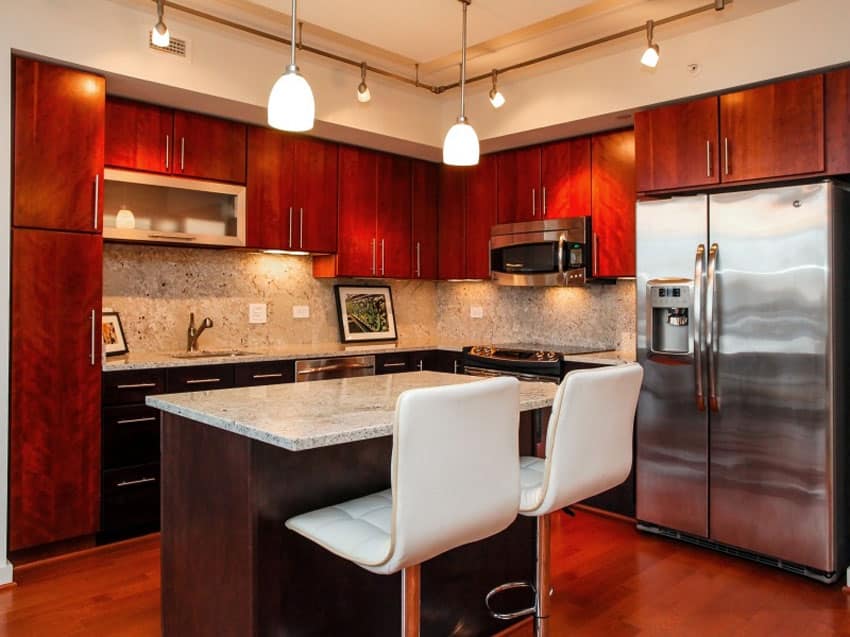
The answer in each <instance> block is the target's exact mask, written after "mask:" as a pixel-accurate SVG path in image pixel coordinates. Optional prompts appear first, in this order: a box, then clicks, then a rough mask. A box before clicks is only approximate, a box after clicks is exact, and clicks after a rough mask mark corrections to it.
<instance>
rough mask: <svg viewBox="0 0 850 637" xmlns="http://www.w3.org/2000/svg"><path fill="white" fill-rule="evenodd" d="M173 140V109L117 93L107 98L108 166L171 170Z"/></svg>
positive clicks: (165, 171)
mask: <svg viewBox="0 0 850 637" xmlns="http://www.w3.org/2000/svg"><path fill="white" fill-rule="evenodd" d="M173 144H174V111H173V110H171V109H170V108H164V107H162V106H157V105H155V104H143V103H141V102H134V101H131V100H125V99H121V98H117V97H109V98H107V100H106V156H105V163H106V165H107V166H113V167H115V168H125V169H130V170H142V171H145V172H154V173H170V172H171V151H172V146H173Z"/></svg>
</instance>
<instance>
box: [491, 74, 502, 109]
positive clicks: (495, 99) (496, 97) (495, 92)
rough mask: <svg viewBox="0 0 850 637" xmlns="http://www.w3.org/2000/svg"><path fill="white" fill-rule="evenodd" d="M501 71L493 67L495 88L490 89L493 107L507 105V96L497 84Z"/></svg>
mask: <svg viewBox="0 0 850 637" xmlns="http://www.w3.org/2000/svg"><path fill="white" fill-rule="evenodd" d="M498 75H499V72H498V71H497V70H496V69H493V88H491V89H490V103H491V104H492V105H493V108H502V106H504V105H505V96H504V95H502V92H501V91H500V90H499V87H498V85H497V82H498Z"/></svg>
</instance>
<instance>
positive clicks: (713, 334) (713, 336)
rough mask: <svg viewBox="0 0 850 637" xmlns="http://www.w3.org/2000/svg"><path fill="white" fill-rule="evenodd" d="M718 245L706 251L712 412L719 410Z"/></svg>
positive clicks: (709, 375)
mask: <svg viewBox="0 0 850 637" xmlns="http://www.w3.org/2000/svg"><path fill="white" fill-rule="evenodd" d="M719 249H720V248H719V246H718V245H717V244H716V243H712V244H711V248H709V251H708V290H707V293H706V308H705V314H706V316H705V324H706V330H705V350H706V354H707V358H708V404H709V408H710V409H711V411H713V412H718V411H720V403H719V400H718V397H717V344H718V343H717V341H718V328H717V253H718V251H719Z"/></svg>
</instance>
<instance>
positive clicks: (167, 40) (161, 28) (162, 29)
mask: <svg viewBox="0 0 850 637" xmlns="http://www.w3.org/2000/svg"><path fill="white" fill-rule="evenodd" d="M164 4H165V2H164V0H156V24H155V25H154V27H153V30H152V31H151V42H153V44H154V45H155V46H161V47H167V46H168V45H169V44H171V34H170V33H169V32H168V27H167V26H165V22H164V21H163V19H162V14H163V13H164V12H165V7H164Z"/></svg>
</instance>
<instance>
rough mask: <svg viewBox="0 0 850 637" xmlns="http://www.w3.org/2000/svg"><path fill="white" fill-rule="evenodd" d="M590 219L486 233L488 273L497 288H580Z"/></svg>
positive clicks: (509, 226)
mask: <svg viewBox="0 0 850 637" xmlns="http://www.w3.org/2000/svg"><path fill="white" fill-rule="evenodd" d="M590 236H592V235H591V231H590V217H570V218H567V219H546V220H540V221H528V222H524V223H503V224H499V225H496V226H493V228H492V230H491V232H490V270H491V276H492V278H493V280H494V281H495V282H496V283H498V284H499V285H517V286H563V285H567V286H582V285H584V284H585V281H586V278H587V267H588V265H589V264H590V263H591V255H590V240H589V237H590Z"/></svg>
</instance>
